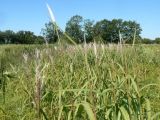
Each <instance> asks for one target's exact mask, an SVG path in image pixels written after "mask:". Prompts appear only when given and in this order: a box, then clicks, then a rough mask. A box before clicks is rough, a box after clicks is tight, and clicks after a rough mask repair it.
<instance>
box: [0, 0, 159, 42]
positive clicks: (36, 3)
mask: <svg viewBox="0 0 160 120" xmlns="http://www.w3.org/2000/svg"><path fill="white" fill-rule="evenodd" d="M46 2H47V3H48V4H49V5H50V6H51V7H52V9H53V11H54V14H55V18H56V21H57V23H58V25H59V26H60V27H61V28H62V29H64V27H65V24H66V22H67V21H68V20H69V18H70V17H71V16H73V15H76V14H78V15H81V16H83V17H84V18H87V19H91V20H95V21H98V20H102V19H104V18H106V19H109V20H111V19H113V18H121V19H124V20H135V21H137V22H138V23H140V24H141V27H142V29H143V31H142V37H146V38H151V39H154V38H155V37H160V15H159V13H160V0H0V30H8V29H11V30H14V31H18V30H30V31H33V32H35V34H40V31H41V28H43V27H44V24H45V23H46V22H48V21H49V15H48V11H47V8H46V4H45V3H46Z"/></svg>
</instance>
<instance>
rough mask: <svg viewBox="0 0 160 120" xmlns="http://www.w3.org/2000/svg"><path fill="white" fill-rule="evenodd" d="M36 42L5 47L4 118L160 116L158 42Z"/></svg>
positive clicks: (0, 106) (126, 119)
mask: <svg viewBox="0 0 160 120" xmlns="http://www.w3.org/2000/svg"><path fill="white" fill-rule="evenodd" d="M35 47H36V46H12V45H11V46H3V47H1V48H0V49H1V50H3V52H2V53H3V56H2V53H1V57H0V58H1V61H2V60H3V59H5V60H4V63H3V65H4V66H5V68H4V72H3V73H5V74H6V73H7V76H10V77H6V78H5V79H6V83H5V89H6V90H5V104H4V103H3V99H4V96H3V92H2V91H3V89H2V88H1V93H0V94H1V97H0V119H8V120H14V119H15V120H16V119H24V120H25V119H26V120H32V119H36V118H37V119H48V120H54V119H55V120H57V119H59V120H61V119H68V120H70V119H74V120H75V119H77V120H78V119H90V120H96V119H97V120H104V119H108V120H118V119H119V120H151V119H154V118H155V119H159V113H158V111H159V110H160V109H159V108H160V104H159V98H160V97H159V86H158V85H159V72H160V71H159V67H160V59H159V58H160V55H159V54H158V53H159V52H158V50H159V46H153V47H152V46H135V47H134V48H133V49H131V46H123V49H122V51H118V49H117V46H112V47H108V46H106V45H97V44H94V45H86V48H85V49H83V46H80V47H79V48H81V50H77V49H76V48H75V46H73V45H72V46H68V47H66V48H64V47H63V46H58V47H57V48H56V49H55V47H53V46H49V47H47V48H46V47H45V46H43V47H40V48H39V50H38V52H36V53H35ZM46 49H47V51H46ZM26 56H27V57H26ZM2 58H3V59H2ZM14 58H16V60H15V59H14ZM26 58H27V59H26ZM5 74H4V75H5ZM1 81H2V77H1ZM37 84H40V85H37ZM39 86H40V88H39ZM156 113H157V114H156Z"/></svg>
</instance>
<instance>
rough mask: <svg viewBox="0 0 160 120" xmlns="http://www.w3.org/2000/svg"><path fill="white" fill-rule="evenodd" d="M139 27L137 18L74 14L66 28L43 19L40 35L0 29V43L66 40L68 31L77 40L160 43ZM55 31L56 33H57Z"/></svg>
mask: <svg viewBox="0 0 160 120" xmlns="http://www.w3.org/2000/svg"><path fill="white" fill-rule="evenodd" d="M141 32H142V28H141V26H140V24H138V23H137V22H136V21H130V20H129V21H124V20H122V19H113V20H107V19H103V20H100V21H97V22H94V21H92V20H90V19H84V18H83V17H82V16H79V15H75V16H73V17H71V18H70V20H69V21H68V22H67V23H66V27H65V31H64V32H62V31H61V30H60V29H59V28H58V27H57V26H56V25H55V24H54V23H52V22H49V23H46V24H45V26H44V28H43V29H42V32H41V33H42V35H41V36H37V35H35V34H34V33H33V32H31V31H18V32H14V31H12V30H6V31H0V44H43V43H45V42H48V43H56V42H57V41H58V39H60V40H61V41H63V42H66V39H67V38H66V37H65V36H64V34H63V33H65V34H67V35H68V36H70V37H71V38H72V40H74V42H76V43H84V42H87V43H89V42H100V43H118V42H120V39H121V41H122V42H123V43H127V44H129V43H132V42H133V39H135V40H136V41H135V42H136V43H144V44H154V43H157V44H160V38H156V39H155V40H151V39H148V38H142V37H141V36H140V34H141ZM57 33H58V34H57Z"/></svg>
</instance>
